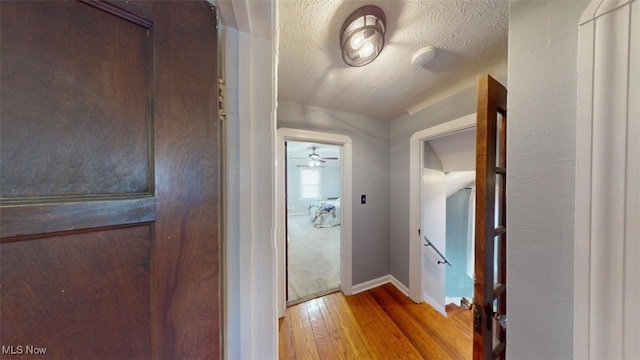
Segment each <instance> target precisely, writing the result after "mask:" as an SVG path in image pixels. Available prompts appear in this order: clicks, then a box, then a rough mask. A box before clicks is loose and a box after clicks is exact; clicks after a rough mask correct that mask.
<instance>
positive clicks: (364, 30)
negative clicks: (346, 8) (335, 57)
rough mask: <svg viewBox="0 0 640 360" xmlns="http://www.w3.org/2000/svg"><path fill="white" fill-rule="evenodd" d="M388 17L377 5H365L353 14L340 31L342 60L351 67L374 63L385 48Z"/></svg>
mask: <svg viewBox="0 0 640 360" xmlns="http://www.w3.org/2000/svg"><path fill="white" fill-rule="evenodd" d="M386 22H387V19H386V16H385V15H384V12H383V11H382V9H380V8H379V7H377V6H375V5H365V6H363V7H361V8H359V9H357V10H356V11H354V12H352V13H351V15H349V17H347V20H345V21H344V24H342V29H341V30H340V48H341V49H342V59H343V60H344V62H345V63H347V65H350V66H363V65H367V64H368V63H370V62H372V61H373V60H374V59H375V58H376V57H378V55H379V54H380V52H381V51H382V48H383V47H384V32H385V28H386V25H387V24H386Z"/></svg>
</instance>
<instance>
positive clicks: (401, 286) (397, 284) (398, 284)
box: [389, 275, 409, 297]
mask: <svg viewBox="0 0 640 360" xmlns="http://www.w3.org/2000/svg"><path fill="white" fill-rule="evenodd" d="M389 276H391V284H393V286H395V287H396V288H398V290H400V292H401V293H403V294H404V296H406V297H409V289H408V288H407V287H406V286H404V284H403V283H401V282H400V280H398V279H396V277H395V276H393V275H389Z"/></svg>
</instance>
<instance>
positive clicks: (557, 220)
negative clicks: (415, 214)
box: [507, 0, 587, 359]
mask: <svg viewBox="0 0 640 360" xmlns="http://www.w3.org/2000/svg"><path fill="white" fill-rule="evenodd" d="M586 5H587V2H586V1H541V0H536V1H511V2H510V9H509V81H508V86H507V88H508V91H509V98H508V112H509V115H508V116H509V120H508V121H509V125H508V126H507V129H508V133H507V138H508V142H507V184H508V186H507V207H508V212H507V214H508V215H507V229H508V230H507V231H508V241H507V254H508V260H507V289H508V297H507V301H508V303H507V309H508V318H509V331H508V340H507V358H510V359H534V358H535V359H569V358H572V357H573V281H574V275H575V281H578V279H579V278H580V276H581V275H580V274H574V273H573V249H574V191H575V189H574V183H575V149H576V147H575V145H576V142H575V133H576V74H577V45H578V19H579V18H580V15H581V14H582V12H583V10H584V8H585V7H586Z"/></svg>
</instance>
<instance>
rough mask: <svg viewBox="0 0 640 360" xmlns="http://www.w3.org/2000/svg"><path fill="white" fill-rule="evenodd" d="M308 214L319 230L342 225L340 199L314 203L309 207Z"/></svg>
mask: <svg viewBox="0 0 640 360" xmlns="http://www.w3.org/2000/svg"><path fill="white" fill-rule="evenodd" d="M308 214H309V218H310V219H311V222H312V223H313V226H315V227H317V228H323V227H332V226H337V225H340V199H335V200H323V201H319V202H316V203H313V204H311V205H309V210H308Z"/></svg>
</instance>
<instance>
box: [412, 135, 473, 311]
mask: <svg viewBox="0 0 640 360" xmlns="http://www.w3.org/2000/svg"><path fill="white" fill-rule="evenodd" d="M475 140H476V131H475V128H470V129H466V130H464V131H459V132H455V133H453V134H448V135H446V136H438V137H435V138H427V139H423V140H421V144H420V147H421V149H422V150H421V155H422V161H421V166H422V168H421V171H422V184H421V186H420V214H421V215H420V218H421V225H420V228H421V229H422V237H423V239H422V240H423V245H424V246H423V248H422V252H423V261H422V265H423V267H422V283H423V291H424V300H425V301H427V302H428V303H429V304H430V305H432V306H433V307H434V308H435V309H437V310H438V311H440V312H441V313H443V314H445V313H446V311H445V309H446V305H447V304H449V303H451V302H454V303H458V302H459V300H460V298H462V297H467V298H469V297H471V295H472V293H473V264H471V268H468V267H467V261H468V259H469V258H471V259H472V258H473V244H472V241H473V231H471V232H469V225H470V223H469V210H470V208H472V205H471V204H470V203H469V201H470V190H472V186H473V184H474V182H475V160H476V158H475ZM471 220H472V222H471V223H473V218H472V219H471ZM469 269H471V275H469V273H468V271H469Z"/></svg>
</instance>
